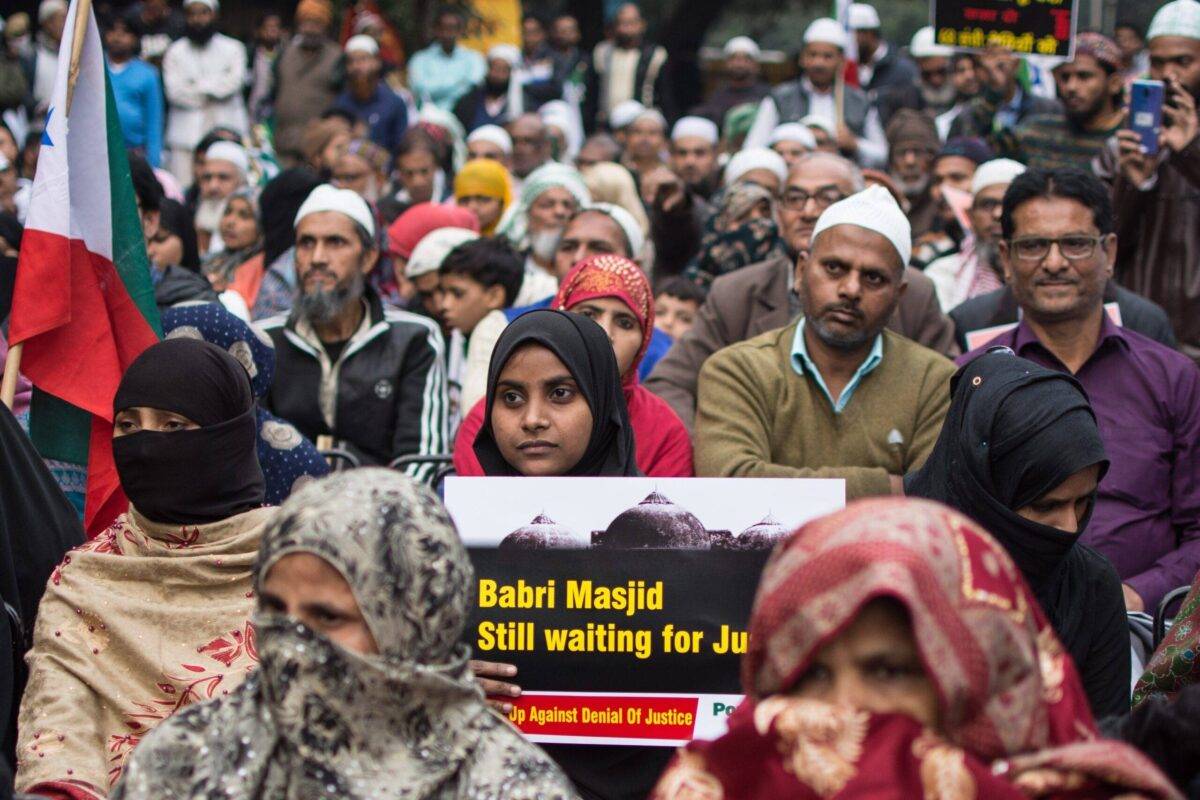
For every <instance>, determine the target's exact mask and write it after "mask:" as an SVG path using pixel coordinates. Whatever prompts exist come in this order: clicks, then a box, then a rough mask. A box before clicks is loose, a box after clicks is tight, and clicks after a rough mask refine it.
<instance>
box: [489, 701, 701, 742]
mask: <svg viewBox="0 0 1200 800" xmlns="http://www.w3.org/2000/svg"><path fill="white" fill-rule="evenodd" d="M698 705H699V698H697V697H647V696H644V695H643V696H640V697H639V696H623V695H570V694H538V695H526V696H524V697H521V698H520V699H518V700H514V701H513V711H512V713H511V714H509V719H510V720H512V722H513V723H514V724H515V725H516V726H517V727H518V728H520V729H521V731H522V732H523V733H526V734H529V735H531V736H536V735H542V736H590V737H611V738H621V739H679V740H683V741H689V740H691V739H692V738H693V733H694V731H695V727H696V711H697V707H698Z"/></svg>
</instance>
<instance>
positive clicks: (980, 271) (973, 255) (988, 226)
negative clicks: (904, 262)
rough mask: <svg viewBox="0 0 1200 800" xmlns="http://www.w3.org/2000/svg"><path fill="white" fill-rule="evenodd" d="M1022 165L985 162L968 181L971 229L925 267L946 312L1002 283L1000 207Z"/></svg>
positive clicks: (1005, 160) (1004, 161) (1003, 160)
mask: <svg viewBox="0 0 1200 800" xmlns="http://www.w3.org/2000/svg"><path fill="white" fill-rule="evenodd" d="M1024 171H1025V165H1024V164H1021V163H1019V162H1017V161H1012V160H1011V159H1007V158H994V159H992V160H991V161H985V162H984V163H983V164H981V165H980V166H979V169H977V170H975V177H974V178H972V180H971V195H972V200H971V209H970V211H969V212H968V217H969V218H970V220H971V231H970V232H969V233H968V234H967V237H966V239H964V240H963V243H962V249H961V250H959V252H957V253H951V254H950V255H947V256H942V257H941V258H939V259H937V260H936V261H934V262H933V263H932V264H930V265H929V266H928V267H926V268H925V274H926V275H928V276H929V277H930V278H931V279H932V280H933V285H934V287H935V288H936V289H937V295H938V302H939V303H941V306H942V308H943V309H945V310H946V311H951V310H953V309H954V308H956V307H957V306H958V305H959V304H960V303H962V302H963V301H964V300H967V299H969V298H972V297H975V296H977V295H981V294H986V293H988V292H991V291H995V290H996V289H999V288H1000V287H1001V286H1003V285H1004V268H1003V267H1002V266H1001V265H1000V207H1001V201H1002V199H1003V198H1004V192H1005V190H1006V189H1008V185H1009V184H1010V183H1012V182H1013V179H1014V178H1016V177H1017V176H1018V175H1020V174H1021V173H1022V172H1024Z"/></svg>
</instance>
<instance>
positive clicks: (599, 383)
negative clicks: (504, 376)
mask: <svg viewBox="0 0 1200 800" xmlns="http://www.w3.org/2000/svg"><path fill="white" fill-rule="evenodd" d="M529 344H536V345H540V346H542V347H544V348H546V349H547V350H549V351H551V352H552V353H554V355H555V356H556V357H557V358H558V360H559V361H561V362H562V363H563V365H564V366H565V367H566V368H567V370H568V371H569V372H570V373H571V377H573V378H574V379H575V382H576V383H577V384H578V385H579V391H580V393H582V394H583V397H584V399H585V400H586V401H587V404H588V408H590V409H591V412H592V430H591V436H590V438H589V440H588V445H587V450H586V451H585V452H584V454H583V456H582V457H581V458H580V459H579V461H577V462H576V463H575V465H574V466H573V467H571V468H570V469H569V470H568V471H567V472H566V473H565V475H566V476H574V477H628V476H638V475H641V472H640V471H639V470H638V466H637V458H636V456H637V453H636V448H635V446H634V440H633V428H632V427H631V426H630V424H629V410H628V408H627V407H626V406H625V395H624V393H623V391H622V389H621V374H620V371H619V370H618V368H617V359H616V356H615V355H614V353H613V347H612V342H610V341H609V340H608V335H607V334H606V333H605V332H604V329H603V328H601V327H600V326H599V325H597V324H596V323H595V322H593V321H592V320H590V319H588V318H587V317H585V316H582V315H580V314H572V313H569V312H566V311H552V310H549V309H541V310H538V311H530V312H529V313H527V314H522V315H521V316H519V317H517V318H516V319H515V320H514V321H513V323H512V324H511V325H509V326H508V327H507V328H505V329H504V333H503V334H501V336H500V339H499V341H497V342H496V349H495V350H494V351H492V361H491V364H490V365H489V366H488V381H487V401H486V402H487V410H486V412H485V416H484V423H483V427H482V428H481V429H480V431H479V435H478V436H477V437H476V438H475V455H476V457H477V458H478V459H479V464H480V466H482V467H483V471H484V473H485V474H487V475H491V476H496V475H509V476H513V475H520V474H521V473H520V472H519V471H518V470H517V469H516V468H515V467H513V465H512V464H510V463H509V462H508V461H507V460H506V459H505V458H504V455H503V454H502V453H501V452H500V447H499V445H498V444H497V443H496V436H495V432H494V430H493V427H492V411H493V409H494V408H495V405H496V394H497V389H496V387H497V384H498V383H499V381H500V374H501V373H502V372H503V371H504V367H505V365H507V364H508V361H509V359H510V358H512V356H513V355H514V354H515V353H516V352H517V350H519V349H520V348H522V347H524V346H526V345H529Z"/></svg>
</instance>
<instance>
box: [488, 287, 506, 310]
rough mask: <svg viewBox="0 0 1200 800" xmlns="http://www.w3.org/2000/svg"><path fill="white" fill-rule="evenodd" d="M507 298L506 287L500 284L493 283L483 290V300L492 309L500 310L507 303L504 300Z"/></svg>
mask: <svg viewBox="0 0 1200 800" xmlns="http://www.w3.org/2000/svg"><path fill="white" fill-rule="evenodd" d="M506 299H507V298H505V296H504V287H503V286H501V285H500V284H498V283H496V284H493V285H491V286H489V287H487V288H486V289H484V290H483V302H484V303H486V304H487V307H488V308H490V309H491V310H492V311H499V310H500V309H502V308H504V306H505V305H507V304H506V303H505V302H504V301H505V300H506Z"/></svg>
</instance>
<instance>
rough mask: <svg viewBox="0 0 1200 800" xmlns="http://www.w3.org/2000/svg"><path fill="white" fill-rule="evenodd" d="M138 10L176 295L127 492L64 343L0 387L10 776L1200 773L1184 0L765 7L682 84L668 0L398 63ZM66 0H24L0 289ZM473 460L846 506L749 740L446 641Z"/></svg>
mask: <svg viewBox="0 0 1200 800" xmlns="http://www.w3.org/2000/svg"><path fill="white" fill-rule="evenodd" d="M102 11H103V13H100V14H99V16H98V20H99V26H100V30H101V34H102V39H103V43H104V50H105V56H106V59H107V65H108V70H109V79H110V83H111V90H112V100H113V101H114V103H115V107H116V109H117V112H118V114H119V117H120V123H121V128H122V131H123V134H124V142H125V145H126V146H127V148H128V160H129V175H130V179H131V182H132V187H133V191H134V193H135V194H136V198H137V211H138V214H139V216H140V223H141V230H142V233H143V236H144V241H145V246H146V251H147V254H148V256H149V263H150V275H149V278H150V282H151V283H152V285H153V288H154V300H155V303H156V305H157V307H158V312H159V315H160V317H161V323H162V325H161V329H162V333H163V340H162V341H160V342H159V343H157V344H155V345H153V346H151V347H149V348H148V349H146V350H145V351H144V352H142V354H141V355H140V356H138V357H137V358H136V360H134V361H133V362H132V364H131V365H130V366H129V367H128V369H127V370H126V371H125V373H124V376H123V377H122V379H121V382H120V386H119V388H118V390H117V392H116V395H115V397H114V398H113V404H112V412H113V440H112V455H113V460H114V462H115V465H116V469H117V472H118V474H119V477H120V483H121V488H122V489H123V491H124V494H125V495H126V496H127V497H128V499H129V501H130V505H129V507H128V510H127V511H126V512H125V513H124V514H122V515H121V516H120V517H119V518H118V519H117V520H116V522H115V523H114V524H113V525H112V526H111V527H109V528H108V529H107V530H106V531H105V532H103V533H102V534H100V535H99V536H97V537H95V538H91V539H89V540H87V541H84V540H85V536H84V533H83V530H82V527H81V524H80V516H81V513H82V510H83V502H84V500H83V497H84V492H85V489H86V479H87V470H86V465H81V464H74V463H72V462H70V461H66V460H61V458H60V457H59V455H54V457H53V458H50V457H49V456H47V458H46V459H43V457H42V455H43V454H39V453H38V452H36V451H35V449H34V448H33V446H32V444H31V442H30V440H29V437H28V435H27V432H28V429H29V427H30V425H31V424H36V422H31V419H33V420H36V411H35V413H34V414H33V415H32V417H31V413H30V398H31V393H32V387H30V385H29V384H28V382H26V381H24V380H23V379H22V380H21V381H20V382H19V384H18V392H17V397H16V402H15V403H14V405H13V409H12V411H13V413H12V414H9V413H8V411H7V410H5V411H0V439H2V447H0V470H3V472H4V475H3V479H0V531H3V533H4V537H3V539H0V561H3V562H4V563H3V564H0V592H2V594H3V598H4V600H5V602H6V609H7V610H8V612H9V614H8V619H9V623H10V624H9V625H8V626H3V625H0V637H4V636H7V637H8V639H9V641H8V643H7V644H5V643H3V642H0V724H4V726H5V727H4V728H3V729H2V730H0V746H2V748H3V749H2V751H0V754H2V755H3V756H4V758H0V767H3V768H7V767H8V766H11V767H12V768H13V769H14V771H15V785H16V788H17V789H18V790H19V791H21V792H25V793H27V795H28V796H35V797H36V796H41V797H48V798H72V799H74V800H80V799H83V800H97V799H98V798H104V797H109V796H111V797H113V798H130V800H134V799H135V798H201V797H204V798H209V797H217V796H221V797H229V798H283V797H288V798H293V797H294V798H301V797H303V798H313V797H331V798H332V797H339V798H342V797H362V798H367V797H418V798H424V797H461V798H467V797H472V798H474V797H481V798H510V797H511V798H526V797H527V798H535V797H547V798H554V797H564V798H565V797H574V796H577V795H578V796H582V797H588V798H626V797H629V798H632V797H645V796H647V795H650V794H653V796H654V797H659V798H679V799H680V800H682V799H683V798H704V799H705V800H707V799H708V798H712V799H713V800H716V798H722V797H746V798H766V797H783V796H787V797H826V798H828V797H881V796H896V797H898V796H926V797H945V798H949V797H976V796H978V797H1064V798H1065V797H1143V798H1164V799H1165V798H1172V799H1173V798H1178V797H1183V796H1191V797H1200V723H1198V722H1197V721H1198V720H1200V688H1196V687H1195V686H1193V685H1192V684H1193V683H1200V661H1198V660H1197V659H1196V658H1195V655H1196V652H1197V650H1198V649H1200V638H1198V637H1200V578H1198V573H1200V366H1198V365H1200V137H1198V136H1197V134H1198V133H1200V115H1198V113H1197V101H1198V100H1200V2H1197V0H1170V2H1166V3H1164V4H1162V5H1161V7H1160V8H1158V9H1157V10H1156V12H1155V14H1154V17H1153V20H1152V21H1151V23H1150V26H1149V28H1148V29H1147V30H1145V31H1142V30H1140V29H1139V28H1137V27H1136V26H1134V25H1129V24H1121V25H1118V26H1117V30H1116V31H1115V36H1114V37H1112V38H1110V37H1109V36H1106V35H1104V34H1102V33H1099V32H1081V33H1078V34H1077V35H1076V37H1075V41H1074V48H1073V51H1072V52H1073V55H1072V57H1071V58H1069V59H1059V60H1058V61H1057V62H1053V63H1047V62H1045V61H1042V60H1039V59H1026V58H1023V57H1020V56H1018V55H1015V54H1013V53H1012V52H1009V51H1006V50H1003V49H1000V48H995V47H993V48H989V49H987V50H985V51H982V52H967V51H960V50H954V49H951V48H947V47H944V46H942V45H940V44H938V43H937V41H936V37H935V32H934V31H933V29H932V28H923V29H921V30H920V31H918V32H916V34H915V35H914V36H913V37H912V39H911V41H909V42H907V43H903V44H902V43H897V42H889V41H887V40H886V39H885V37H884V36H883V35H882V32H881V29H882V27H883V26H882V23H881V20H880V18H879V14H878V13H877V12H876V10H875V9H874V8H873V7H872V6H870V5H868V4H863V3H855V4H853V5H851V6H850V9H849V16H848V21H847V22H846V23H843V22H838V21H835V20H833V19H829V18H819V19H816V20H815V21H813V22H812V23H811V24H810V25H809V26H808V27H807V29H806V31H805V33H804V36H803V41H802V43H801V46H800V49H799V53H798V58H797V63H796V66H797V67H798V69H799V72H798V74H797V75H796V76H795V77H794V78H789V79H787V80H784V81H783V82H781V83H778V84H777V85H769V84H768V83H767V82H766V81H765V80H764V78H763V70H762V67H763V60H764V56H763V52H762V51H761V49H760V47H759V45H758V44H756V43H755V42H754V41H753V40H752V39H750V38H748V37H746V36H737V37H735V38H733V39H731V40H729V41H728V42H726V43H725V44H724V46H723V48H722V50H721V60H720V63H719V67H718V72H719V75H718V78H719V80H718V81H717V83H716V85H715V86H713V87H712V90H711V91H710V92H709V93H708V96H707V97H706V98H704V99H703V101H702V102H700V103H699V104H698V105H695V106H694V107H690V108H689V107H681V104H680V98H681V97H686V96H688V93H687V92H682V91H679V90H680V88H681V87H679V86H673V85H672V84H671V77H672V76H673V75H675V74H676V73H675V72H674V71H673V70H672V69H671V58H672V54H671V53H669V52H668V51H667V50H666V49H664V48H663V47H662V46H659V45H657V44H655V43H654V42H653V41H651V40H650V39H649V38H648V35H647V30H648V28H647V23H646V20H645V18H644V17H643V15H642V13H641V11H640V10H639V8H638V6H637V5H636V4H633V3H626V4H624V5H622V6H620V8H619V9H617V10H616V11H615V14H614V15H613V17H612V19H611V21H610V25H609V28H608V35H607V38H605V39H604V40H603V41H601V42H600V43H599V44H597V45H596V46H595V47H594V48H593V49H591V50H590V51H589V50H587V49H585V48H584V47H583V46H582V43H581V40H580V28H579V25H578V23H577V21H576V20H575V19H574V18H573V17H572V16H570V15H569V14H563V15H560V16H558V17H555V18H553V19H544V18H542V17H540V16H538V15H536V14H528V15H526V16H525V17H524V18H523V20H522V23H521V41H520V43H519V44H503V45H496V46H494V47H492V48H491V49H489V50H488V51H487V52H486V53H481V52H477V51H476V50H473V49H471V48H469V47H467V46H465V45H464V44H462V43H461V40H462V38H463V36H464V33H465V20H464V18H463V16H462V15H461V13H460V12H459V11H456V10H454V9H450V8H447V9H442V10H438V11H436V12H435V14H434V16H433V19H432V29H431V34H432V37H431V40H430V42H429V44H428V46H427V47H425V48H424V49H422V50H419V51H418V52H415V53H413V54H411V57H410V58H407V59H404V58H402V57H400V56H399V53H398V51H397V47H396V43H397V41H398V40H397V39H396V37H395V32H394V30H392V28H391V26H390V24H389V23H388V21H387V20H386V19H384V18H383V17H382V16H381V15H379V14H376V13H373V12H360V11H355V13H354V17H353V22H352V24H351V23H348V24H347V25H345V26H342V28H341V29H342V31H343V33H344V35H343V36H341V37H340V39H339V38H335V34H334V31H335V22H336V14H335V7H334V4H333V3H331V2H330V0H300V2H299V3H298V5H297V6H296V9H295V13H294V16H293V17H292V18H290V19H284V18H283V17H281V16H280V15H279V14H275V13H267V14H264V15H262V16H261V17H260V18H259V20H258V23H257V26H256V28H255V30H254V34H253V38H252V40H251V41H249V42H242V41H239V40H238V39H236V38H233V37H231V36H229V35H227V34H226V33H224V32H222V19H221V7H220V4H219V2H218V0H183V2H182V5H181V6H180V7H173V6H172V5H171V3H170V2H168V0H142V1H141V2H138V3H136V4H134V5H132V6H129V7H128V8H127V9H108V10H103V9H102ZM67 13H68V6H67V3H66V2H64V1H63V0H42V2H41V3H40V5H39V6H38V10H37V13H36V17H35V19H30V18H29V17H28V16H27V15H24V14H12V15H10V16H9V17H8V18H7V19H4V20H3V31H2V37H3V39H2V41H0V118H2V120H3V122H2V123H0V334H4V333H6V330H7V329H6V327H5V326H4V321H5V320H6V318H7V317H8V315H9V312H10V305H11V303H10V301H11V297H12V286H13V281H14V276H15V273H16V269H17V263H18V258H19V255H18V254H19V252H20V247H21V239H22V225H23V223H24V221H25V217H26V214H27V212H28V209H29V204H30V201H31V197H32V194H33V192H34V191H35V189H34V181H35V179H36V176H37V163H38V152H39V147H40V146H41V143H42V140H43V131H44V126H45V124H46V115H47V114H48V113H53V112H52V111H51V109H50V108H49V107H48V101H49V98H50V95H51V93H52V91H53V87H54V76H55V74H56V72H57V70H59V69H60V68H62V67H63V64H62V63H61V61H62V60H61V57H60V48H62V46H63V43H62V41H61V39H62V36H63V30H64V24H65V21H66V15H67ZM64 52H66V51H64ZM851 52H852V53H854V54H856V59H857V61H856V63H853V64H849V63H848V60H847V54H848V53H851ZM1140 78H1150V79H1153V80H1157V81H1161V82H1162V84H1163V87H1164V96H1165V102H1164V105H1163V107H1162V124H1161V127H1160V128H1159V129H1158V130H1157V131H1156V132H1155V137H1156V142H1155V146H1154V147H1148V146H1147V143H1146V142H1145V141H1144V140H1143V139H1142V138H1141V134H1139V133H1138V132H1137V131H1134V130H1131V129H1130V124H1129V123H1130V120H1129V115H1128V98H1129V93H1130V86H1131V84H1132V82H1133V81H1135V80H1137V79H1140ZM7 349H8V348H7V345H6V344H5V339H4V338H3V335H0V363H3V359H4V357H5V353H7ZM330 473H334V474H330ZM448 474H457V475H459V476H540V477H557V476H573V477H630V476H654V477H670V478H690V477H710V478H754V477H774V478H828V479H838V480H841V481H843V482H844V486H845V496H846V500H847V501H848V506H847V508H846V509H845V510H844V511H842V512H839V513H836V514H833V515H831V516H827V517H824V518H821V519H818V520H816V521H814V522H812V523H810V524H808V525H806V526H804V527H803V528H801V529H800V530H799V531H796V532H795V533H793V534H792V535H791V536H790V537H788V538H787V539H785V540H784V541H783V542H782V543H781V544H780V545H779V546H778V548H777V550H776V551H775V553H774V554H773V556H772V559H771V561H770V562H769V563H768V565H767V568H766V571H765V572H764V574H763V576H762V583H761V586H760V590H759V594H758V597H757V599H756V601H755V605H754V609H753V612H752V614H751V618H750V620H749V623H748V625H749V631H750V640H749V641H750V645H749V651H748V652H747V653H746V654H745V656H744V657H743V659H742V683H743V690H744V692H745V694H746V697H747V699H746V701H745V702H744V703H743V704H742V706H741V707H740V708H739V709H738V711H737V712H736V713H735V714H734V715H733V716H732V717H731V718H730V720H729V728H728V732H727V733H726V734H725V735H723V736H722V737H721V738H719V739H717V740H715V741H710V742H694V743H692V744H691V745H689V746H688V747H686V748H683V749H681V750H680V751H678V752H677V753H671V752H670V751H669V750H667V749H665V748H633V747H581V746H576V745H569V746H564V745H556V746H552V747H548V748H546V749H545V750H544V751H543V750H542V749H539V748H538V747H537V746H535V745H532V744H530V743H529V742H527V741H526V740H524V739H523V738H522V737H521V736H520V735H519V734H518V733H517V731H516V730H515V729H513V728H512V727H511V726H509V725H508V724H507V723H506V722H505V721H504V719H503V718H502V717H501V716H499V715H497V713H496V712H497V711H499V712H500V713H501V714H503V713H505V712H507V711H509V710H511V708H512V702H513V700H514V699H515V698H517V697H519V696H520V694H521V688H520V685H519V679H520V676H519V675H517V673H516V668H515V667H514V666H513V665H511V664H506V663H492V662H484V661H477V660H472V658H471V652H470V649H469V647H466V646H465V645H464V644H463V643H462V642H463V641H466V639H465V638H464V632H465V628H466V623H467V617H468V615H469V613H470V609H471V593H472V590H473V589H472V583H473V580H474V579H473V572H472V567H471V564H470V561H469V560H468V558H467V555H466V552H465V550H464V549H463V546H462V544H461V542H460V540H459V537H458V535H457V532H456V530H455V527H454V524H453V522H452V521H451V520H450V518H449V516H448V515H447V513H446V511H445V509H444V508H443V507H442V505H441V502H440V500H439V498H438V496H437V491H438V489H439V488H440V486H441V481H442V478H444V477H445V476H446V475H448ZM1189 586H1192V587H1193V588H1192V589H1191V591H1190V594H1189V596H1188V597H1187V598H1186V599H1184V600H1183V601H1182V603H1181V602H1180V596H1181V595H1183V594H1185V593H1187V587H1189ZM1171 618H1173V619H1174V624H1173V625H1170V626H1169V632H1167V633H1166V634H1165V636H1164V635H1163V633H1162V631H1161V630H1159V629H1160V628H1161V627H1162V626H1163V623H1164V621H1166V620H1169V619H1171ZM9 720H11V721H9ZM10 762H11V763H10ZM668 762H669V763H668ZM3 782H4V779H3V777H2V776H0V784H3ZM922 792H924V794H923V795H922V794H921V793H922Z"/></svg>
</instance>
